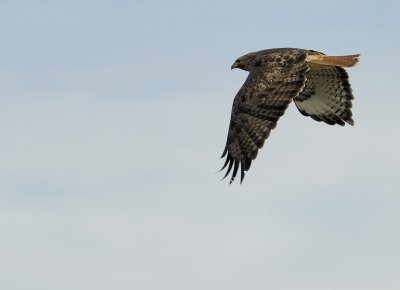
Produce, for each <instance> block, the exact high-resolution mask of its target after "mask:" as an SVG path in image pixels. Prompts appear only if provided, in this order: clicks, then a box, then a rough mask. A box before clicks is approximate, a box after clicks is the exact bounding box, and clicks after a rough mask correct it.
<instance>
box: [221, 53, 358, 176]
mask: <svg viewBox="0 0 400 290" xmlns="http://www.w3.org/2000/svg"><path fill="white" fill-rule="evenodd" d="M359 56H360V55H359V54H355V55H346V56H327V55H325V54H323V53H321V52H317V51H314V50H306V49H298V48H275V49H266V50H261V51H257V52H251V53H248V54H246V55H243V56H241V57H239V58H238V59H237V60H236V61H235V62H234V63H233V65H232V67H231V69H234V68H240V69H242V70H245V71H248V72H249V75H248V77H247V79H246V81H245V82H244V84H243V86H242V87H241V88H240V90H239V92H238V93H237V94H236V97H235V98H234V100H233V105H232V112H231V120H230V124H229V131H228V137H227V141H226V145H225V149H224V152H223V154H222V156H221V158H223V157H226V160H225V164H224V166H223V167H222V169H221V170H223V169H225V168H226V167H227V166H228V168H227V171H226V174H225V176H224V177H223V178H225V177H226V176H228V174H229V173H230V172H231V171H232V170H233V171H232V176H231V179H230V183H232V182H233V180H234V179H235V177H236V175H237V173H238V170H239V165H240V172H241V179H240V183H242V181H243V178H244V175H245V171H248V170H249V168H250V165H251V162H252V160H254V159H255V158H256V157H257V153H258V150H259V149H260V148H261V147H263V145H264V142H265V140H266V139H267V138H268V136H269V134H270V132H271V130H272V129H274V128H275V127H276V124H277V122H278V120H279V118H280V117H281V116H282V115H283V114H284V112H285V110H286V108H287V107H288V105H289V103H290V102H291V101H292V100H293V101H294V103H295V105H296V106H297V108H298V110H299V111H300V113H301V114H303V115H304V116H309V117H311V118H313V119H314V120H316V121H323V122H325V123H327V124H329V125H335V124H339V125H341V126H344V124H345V123H348V124H350V125H354V121H353V119H352V112H351V107H352V102H351V101H352V100H353V95H352V90H351V87H350V83H349V76H348V74H347V72H346V70H345V69H344V67H352V66H354V65H356V64H357V62H358V57H359Z"/></svg>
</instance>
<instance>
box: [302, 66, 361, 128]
mask: <svg viewBox="0 0 400 290" xmlns="http://www.w3.org/2000/svg"><path fill="white" fill-rule="evenodd" d="M309 67H310V70H309V71H308V72H307V73H306V77H307V81H306V85H305V87H304V89H303V90H302V91H301V92H300V94H299V96H298V97H296V98H294V102H295V104H296V106H297V108H298V109H299V111H300V113H302V114H303V115H305V116H310V117H311V118H313V119H314V120H317V121H323V122H325V123H327V124H330V125H334V124H339V125H342V126H343V125H344V124H345V122H347V123H348V124H350V125H354V121H353V119H352V118H351V117H352V112H351V107H352V103H351V100H353V98H354V97H353V94H352V92H351V87H350V83H349V76H348V74H347V72H346V71H345V70H344V68H342V67H340V66H331V65H322V64H316V63H309Z"/></svg>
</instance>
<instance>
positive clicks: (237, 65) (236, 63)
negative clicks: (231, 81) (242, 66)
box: [231, 61, 239, 70]
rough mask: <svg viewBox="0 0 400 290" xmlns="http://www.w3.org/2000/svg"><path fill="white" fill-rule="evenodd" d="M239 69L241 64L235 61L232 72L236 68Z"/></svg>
mask: <svg viewBox="0 0 400 290" xmlns="http://www.w3.org/2000/svg"><path fill="white" fill-rule="evenodd" d="M238 67H239V63H238V62H237V61H235V62H234V63H233V65H232V66H231V70H233V69H234V68H238Z"/></svg>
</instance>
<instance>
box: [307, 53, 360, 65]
mask: <svg viewBox="0 0 400 290" xmlns="http://www.w3.org/2000/svg"><path fill="white" fill-rule="evenodd" d="M359 56H360V55H359V54H354V55H343V56H328V55H323V54H316V55H308V56H307V60H308V61H310V62H315V63H319V64H323V65H334V66H341V67H352V66H355V65H356V64H357V63H358V61H359Z"/></svg>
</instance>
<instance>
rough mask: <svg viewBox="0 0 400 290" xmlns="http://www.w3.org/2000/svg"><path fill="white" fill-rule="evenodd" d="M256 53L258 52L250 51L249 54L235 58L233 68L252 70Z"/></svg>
mask: <svg viewBox="0 0 400 290" xmlns="http://www.w3.org/2000/svg"><path fill="white" fill-rule="evenodd" d="M256 54H257V53H256V52H250V53H248V54H245V55H243V56H241V57H239V58H238V59H237V60H235V62H234V63H233V65H232V66H231V69H234V68H240V69H242V70H245V71H250V68H251V63H252V61H253V59H254V57H255V56H256Z"/></svg>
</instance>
